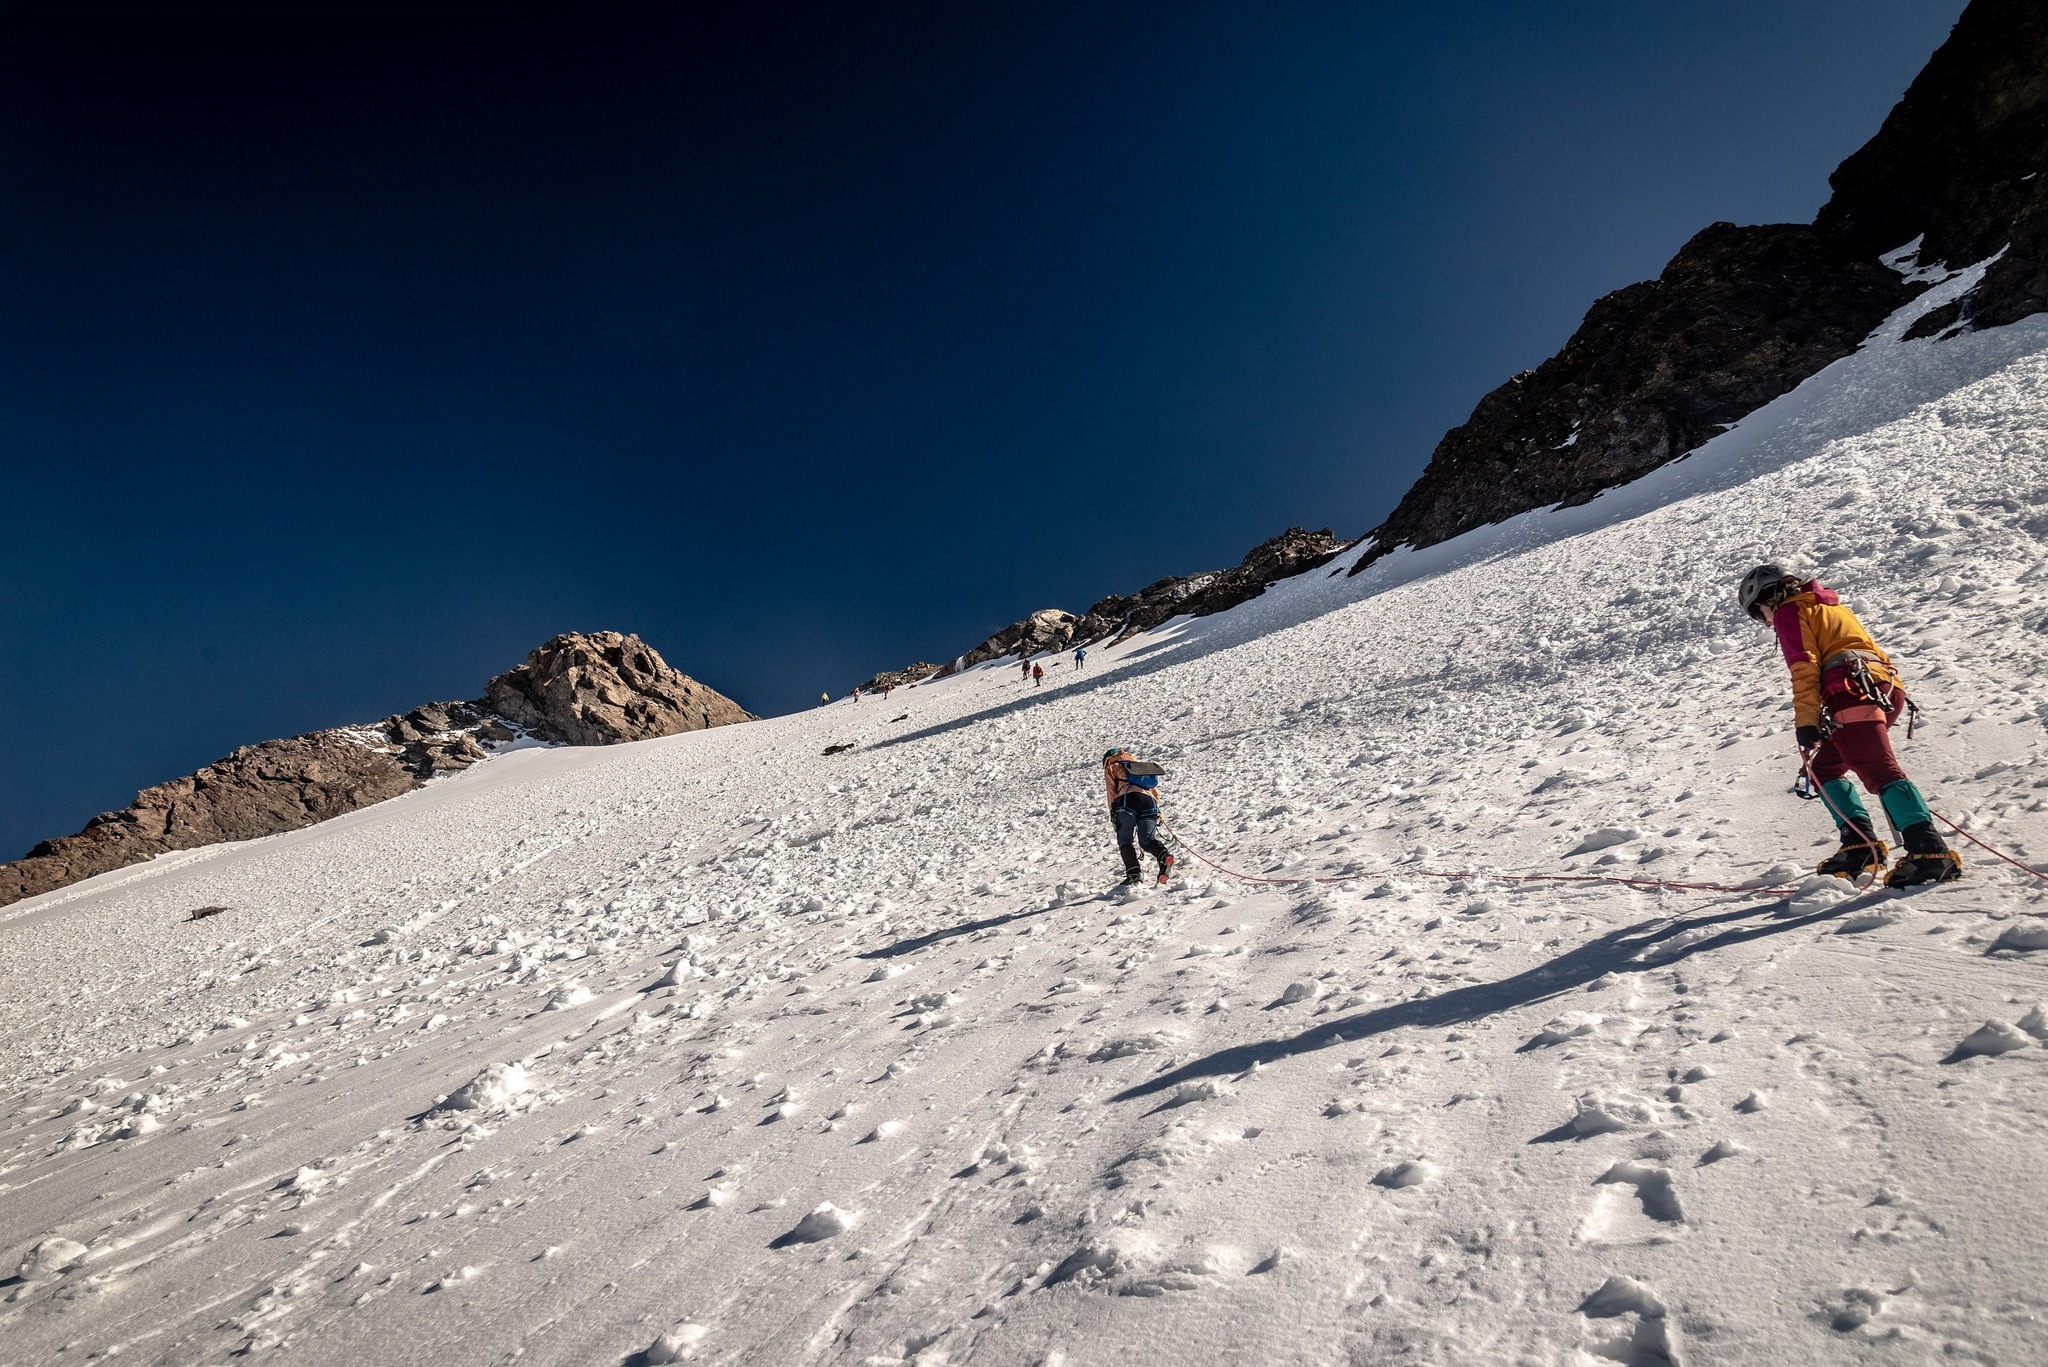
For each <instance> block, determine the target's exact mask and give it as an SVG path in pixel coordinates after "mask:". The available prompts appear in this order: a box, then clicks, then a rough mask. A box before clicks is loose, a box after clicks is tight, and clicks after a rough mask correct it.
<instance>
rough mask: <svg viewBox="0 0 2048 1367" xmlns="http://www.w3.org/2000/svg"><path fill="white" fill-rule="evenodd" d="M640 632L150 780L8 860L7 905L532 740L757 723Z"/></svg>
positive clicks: (551, 652)
mask: <svg viewBox="0 0 2048 1367" xmlns="http://www.w3.org/2000/svg"><path fill="white" fill-rule="evenodd" d="M748 720H751V716H750V714H749V713H748V712H746V711H745V710H744V709H743V708H741V707H740V706H739V704H737V703H735V702H733V701H732V700H731V699H730V698H727V697H724V696H723V695H721V694H719V693H717V692H715V691H713V690H712V689H710V688H707V687H705V686H704V685H703V684H701V683H698V682H697V681H696V680H695V679H692V678H690V677H689V676H688V675H686V674H683V673H681V672H680V671H678V670H676V669H674V668H672V667H671V666H670V665H669V664H668V663H667V661H665V660H663V659H662V658H661V656H660V654H659V653H657V652H656V651H655V650H654V648H653V647H652V646H649V645H648V644H647V643H646V642H644V641H642V640H641V639H640V638H639V637H637V636H631V635H622V634H620V633H619V632H616V631H600V632H594V633H591V634H588V635H585V634H583V633H581V632H568V633H565V634H563V635H561V636H557V637H555V638H554V639H553V640H550V641H548V642H547V643H546V644H544V645H542V646H540V647H539V648H537V649H536V650H534V651H533V652H532V653H531V654H529V655H528V656H527V657H526V660H525V662H524V663H522V664H519V665H517V666H515V667H514V668H512V669H510V670H507V671H506V672H505V673H503V674H500V675H498V676H497V677H496V678H494V679H492V680H491V681H490V683H489V684H487V685H486V686H485V690H484V696H483V697H482V698H481V699H479V700H477V701H475V702H437V703H428V704H427V705H425V706H424V707H416V708H414V709H413V710H412V711H410V712H405V713H401V714H399V715H396V716H390V717H386V718H385V719H384V720H382V721H380V722H377V723H375V724H373V725H369V726H339V727H332V728H329V729H327V730H324V731H312V732H308V733H307V734H305V735H302V736H291V737H288V738H286V739H283V740H268V741H263V742H261V743H259V744H255V745H244V746H242V747H241V748H240V749H238V750H235V751H234V752H233V753H231V754H229V755H227V756H225V757H223V758H221V759H217V760H215V761H214V762H213V763H211V764H209V765H207V766H206V767H205V768H203V769H201V770H199V771H198V772H197V773H194V774H188V775H186V776H185V777H183V778H175V779H172V780H171V781H170V782H168V783H159V784H157V785H156V786H155V787H153V788H146V789H144V790H143V791H142V792H140V793H137V794H136V795H135V801H134V802H132V803H130V804H129V805H128V806H127V807H126V808H124V809H123V810H121V811H118V812H102V813H101V814H100V815H98V816H96V817H94V818H93V819H92V820H91V821H89V822H87V823H86V826H85V829H84V830H82V831H80V832H79V833H78V834H76V835H68V836H62V837H59V838H57V839H54V840H45V841H43V842H42V843H41V844H39V845H37V846H36V847H35V848H34V849H32V850H30V851H29V852H28V854H27V855H26V856H24V857H23V858H21V859H18V860H15V861H14V862H13V863H9V864H0V906H5V905H7V904H8V903H11V902H17V901H20V900H21V899H22V898H24V897H33V896H35V895H36V894H38V893H43V892H49V891H51V890H52V889H55V888H61V887H63V886H65V885H66V884H68V883H75V882H77V881H78V880H79V879H81V878H90V877H92V876H93V875H94V874H98V873H106V872H108V871H109V870H112V869H118V868H124V867H126V866H128V865H130V864H139V863H141V862H142V861H144V860H147V859H153V858H155V857H156V856H157V855H160V854H165V853H169V852H170V851H173V850H190V849H197V848H199V847H200V846H203V845H213V844H218V843H220V842H222V841H227V840H253V839H255V838H256V837H257V836H263V835H276V834H279V833H281V832H284V831H293V830H298V829H299V828H300V827H303V826H311V825H313V824H315V823H316V822H321V821H326V820H328V819H329V818H331V817H337V816H341V815H342V814H344V813H346V812H352V811H356V810H358V809H359V808H363V807H367V806H370V805H371V804H373V803H378V802H382V801H384V800H385V799H387V798H393V797H397V796H399V795H400V794H401V793H408V792H411V791H412V790H414V789H415V788H419V787H422V786H424V785H425V784H426V783H427V781H428V780H430V779H432V778H434V777H436V776H438V775H441V774H448V773H453V772H455V771H457V770H461V769H466V768H468V767H469V766H470V765H472V764H475V763H476V762H477V761H478V760H481V759H484V758H486V757H487V756H488V755H489V754H491V752H492V751H493V750H494V749H496V748H498V747H501V746H505V745H509V744H512V743H514V742H518V741H521V740H531V741H539V742H542V743H547V744H558V745H616V744H619V743H622V742H625V741H633V740H648V739H652V738H654V737H657V736H672V735H676V734H677V733H679V732H683V731H696V730H702V729H703V728H705V727H709V726H725V725H729V724H731V723H733V722H739V721H748Z"/></svg>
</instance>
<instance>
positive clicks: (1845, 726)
mask: <svg viewBox="0 0 2048 1367" xmlns="http://www.w3.org/2000/svg"><path fill="white" fill-rule="evenodd" d="M1736 596H1737V599H1738V600H1739V601H1740V603H1741V604H1742V610H1743V611H1744V612H1746V613H1748V614H1749V615H1750V616H1751V617H1754V618H1755V619H1756V620H1757V621H1759V622H1768V623H1770V625H1771V628H1772V630H1774V631H1775V632H1776V633H1777V637H1778V649H1779V651H1780V652H1781V653H1782V654H1783V655H1784V657H1785V667H1786V668H1787V669H1789V670H1791V672H1792V725H1793V737H1794V739H1795V740H1796V741H1797V743H1798V746H1799V753H1800V762H1801V763H1802V765H1804V767H1805V770H1806V774H1807V776H1808V778H1810V779H1811V780H1812V781H1813V782H1814V783H1815V784H1816V785H1818V786H1819V788H1820V795H1821V797H1822V798H1823V799H1825V800H1826V802H1827V806H1828V810H1829V811H1830V812H1831V813H1833V815H1834V818H1835V823H1836V825H1837V826H1838V827H1840V829H1841V833H1842V848H1841V849H1839V850H1837V851H1835V852H1834V853H1833V854H1832V855H1829V856H1828V857H1827V858H1826V859H1824V860H1822V861H1821V863H1820V866H1819V869H1820V872H1822V873H1831V874H1834V875H1836V876H1838V877H1841V878H1847V879H1850V880H1851V881H1854V880H1855V878H1856V877H1857V876H1858V875H1860V874H1862V873H1864V872H1865V871H1868V870H1873V869H1875V868H1882V867H1883V866H1884V860H1885V854H1886V849H1885V844H1884V842H1883V841H1881V840H1879V839H1878V838H1877V829H1876V827H1875V826H1874V825H1873V824H1872V823H1871V820H1870V812H1869V810H1868V809H1867V808H1866V807H1865V806H1864V805H1863V799H1862V797H1861V796H1860V795H1859V794H1858V793H1857V791H1856V785H1855V784H1853V783H1851V782H1850V781H1849V780H1848V778H1847V777H1846V775H1847V774H1849V773H1850V772H1852V771H1853V772H1854V773H1855V775H1856V777H1858V778H1860V779H1862V780H1863V786H1864V787H1865V788H1868V789H1869V790H1870V791H1871V792H1872V793H1874V794H1876V796H1877V799H1878V802H1879V804H1880V805H1881V806H1883V808H1884V811H1885V816H1886V817H1887V818H1889V819H1890V821H1891V824H1892V827H1893V829H1894V830H1896V831H1897V832H1898V836H1899V840H1900V841H1901V842H1902V843H1903V844H1904V845H1905V847H1906V849H1905V853H1904V854H1903V855H1902V856H1900V858H1899V862H1898V863H1897V864H1896V865H1895V866H1893V868H1892V871H1891V872H1890V873H1889V874H1887V875H1886V876H1885V880H1884V881H1885V883H1886V884H1887V885H1888V886H1890V887H1895V888H1905V887H1913V886H1915V885H1917V884H1920V883H1945V882H1948V881H1949V880H1950V879H1952V878H1960V877H1961V876H1962V872H1963V861H1962V859H1961V858H1960V857H1959V856H1958V855H1957V854H1956V852H1955V851H1954V850H1952V849H1950V848H1949V847H1948V842H1947V841H1945V840H1943V839H1942V838H1941V833H1940V832H1939V831H1937V830H1935V829H1934V816H1933V813H1931V812H1930V811H1929V810H1928V808H1927V799H1926V798H1924V797H1922V796H1921V795H1920V789H1919V788H1918V787H1917V786H1915V784H1914V782H1913V780H1912V779H1910V778H1907V777H1906V771H1905V770H1904V769H1903V768H1901V767H1900V766H1899V760H1898V756H1897V755H1895V754H1893V753H1892V743H1891V724H1892V718H1893V717H1895V716H1897V715H1898V712H1899V710H1900V708H1902V707H1904V706H1906V705H1907V703H1906V692H1905V689H1904V688H1903V687H1901V686H1900V683H1899V671H1898V670H1897V669H1896V668H1894V667H1893V665H1892V660H1891V656H1889V655H1887V654H1885V653H1884V651H1883V650H1881V649H1879V648H1878V644H1877V642H1876V641H1875V640H1873V639H1872V638H1871V635H1870V632H1869V631H1867V630H1866V629H1865V628H1864V626H1863V623H1862V622H1861V621H1860V620H1858V618H1857V616H1856V614H1855V613H1853V612H1851V611H1850V610H1849V609H1848V608H1846V607H1844V606H1843V605H1842V599H1841V596H1840V595H1839V594H1837V593H1836V592H1835V591H1834V590H1833V589H1830V588H1826V587H1824V586H1823V585H1822V584H1821V582H1820V581H1819V580H1817V579H1801V578H1800V577H1799V576H1798V575H1796V574H1790V573H1788V572H1786V570H1785V569H1784V568H1783V567H1782V566H1778V565H1759V566H1757V567H1756V568H1755V569H1753V570H1751V571H1750V572H1749V573H1748V574H1747V575H1745V576H1743V580H1742V586H1741V588H1740V589H1739V590H1737V595H1736Z"/></svg>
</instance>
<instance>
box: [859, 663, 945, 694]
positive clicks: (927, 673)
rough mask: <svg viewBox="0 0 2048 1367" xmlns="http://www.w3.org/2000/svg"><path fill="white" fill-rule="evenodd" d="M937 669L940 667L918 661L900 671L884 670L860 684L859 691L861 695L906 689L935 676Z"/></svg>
mask: <svg viewBox="0 0 2048 1367" xmlns="http://www.w3.org/2000/svg"><path fill="white" fill-rule="evenodd" d="M939 669H940V666H938V665H935V664H932V663H931V662H930V661H928V660H919V661H917V663H915V664H907V665H905V666H903V668H901V669H889V670H884V671H883V672H882V673H880V674H877V675H875V676H874V677H873V678H871V679H869V680H868V681H867V682H865V683H863V684H861V685H860V691H861V692H863V693H873V692H875V691H876V690H878V689H883V688H908V687H910V685H912V684H921V683H923V682H924V681H925V680H926V679H929V678H931V677H932V676H933V675H935V674H937V673H938V672H939Z"/></svg>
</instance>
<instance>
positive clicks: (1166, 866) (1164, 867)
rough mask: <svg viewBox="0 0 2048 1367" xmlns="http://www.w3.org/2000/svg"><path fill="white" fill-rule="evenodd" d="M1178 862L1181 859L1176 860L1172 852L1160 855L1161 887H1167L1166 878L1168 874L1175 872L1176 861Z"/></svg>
mask: <svg viewBox="0 0 2048 1367" xmlns="http://www.w3.org/2000/svg"><path fill="white" fill-rule="evenodd" d="M1178 862H1179V861H1178V860H1176V859H1175V858H1174V857H1173V856H1172V855H1170V854H1163V855H1161V856H1159V886H1160V887H1162V888H1163V887H1165V886H1166V879H1167V876H1168V875H1169V874H1171V873H1172V872H1173V866H1174V865H1175V864H1176V863H1178Z"/></svg>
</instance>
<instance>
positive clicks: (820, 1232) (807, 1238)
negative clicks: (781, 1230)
mask: <svg viewBox="0 0 2048 1367" xmlns="http://www.w3.org/2000/svg"><path fill="white" fill-rule="evenodd" d="M858 1218H859V1217H858V1216H857V1215H855V1214H854V1212H852V1211H849V1210H841V1209H840V1208H839V1207H838V1206H835V1205H833V1204H832V1203H831V1202H830V1201H827V1202H825V1203H824V1204H823V1205H821V1206H819V1207H818V1208H817V1209H816V1210H814V1211H812V1212H811V1213H810V1214H809V1215H806V1216H804V1218H803V1219H801V1220H799V1221H797V1222H796V1227H795V1228H793V1229H791V1230H790V1231H789V1232H788V1233H786V1234H782V1235H779V1236H777V1237H776V1238H775V1239H773V1240H771V1241H770V1242H769V1244H768V1247H770V1248H789V1247H792V1246H793V1245H796V1244H815V1243H819V1242H821V1241H823V1240H825V1239H829V1238H831V1237H833V1236H834V1235H835V1234H844V1233H845V1232H846V1231H847V1230H849V1229H852V1228H853V1225H854V1221H855V1220H856V1219H858Z"/></svg>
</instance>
